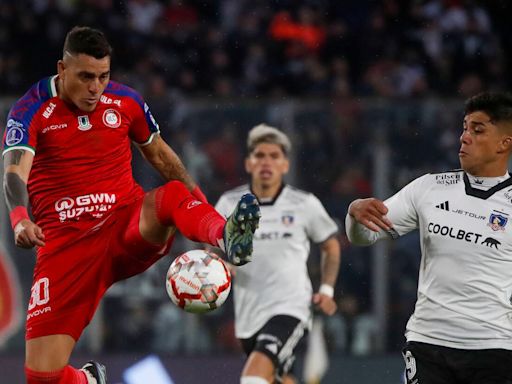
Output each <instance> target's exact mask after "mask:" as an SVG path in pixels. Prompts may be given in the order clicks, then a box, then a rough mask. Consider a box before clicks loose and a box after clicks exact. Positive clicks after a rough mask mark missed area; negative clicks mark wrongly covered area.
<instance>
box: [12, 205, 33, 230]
mask: <svg viewBox="0 0 512 384" xmlns="http://www.w3.org/2000/svg"><path fill="white" fill-rule="evenodd" d="M9 217H10V218H11V226H12V229H14V228H15V227H16V225H18V223H19V222H20V221H21V220H24V219H27V220H30V216H29V215H28V211H27V207H24V206H22V205H18V206H17V207H16V208H14V209H13V210H12V211H11V212H10V213H9Z"/></svg>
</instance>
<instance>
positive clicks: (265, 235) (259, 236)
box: [254, 231, 293, 240]
mask: <svg viewBox="0 0 512 384" xmlns="http://www.w3.org/2000/svg"><path fill="white" fill-rule="evenodd" d="M292 237H293V234H292V233H290V232H279V231H273V232H260V231H258V232H256V233H255V234H254V240H279V239H291V238H292Z"/></svg>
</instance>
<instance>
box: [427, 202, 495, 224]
mask: <svg viewBox="0 0 512 384" xmlns="http://www.w3.org/2000/svg"><path fill="white" fill-rule="evenodd" d="M435 207H436V208H438V209H442V210H443V211H447V212H453V213H456V214H458V215H462V216H468V217H471V218H473V219H477V220H485V219H487V216H484V215H479V214H477V213H473V212H469V211H465V210H463V209H460V208H455V209H451V210H450V202H449V201H448V200H446V201H445V202H443V203H439V204H437V205H436V206H435Z"/></svg>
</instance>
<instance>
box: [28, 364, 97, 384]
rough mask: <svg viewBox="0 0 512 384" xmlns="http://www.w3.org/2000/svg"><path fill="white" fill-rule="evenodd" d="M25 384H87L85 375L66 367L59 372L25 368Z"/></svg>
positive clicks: (69, 366)
mask: <svg viewBox="0 0 512 384" xmlns="http://www.w3.org/2000/svg"><path fill="white" fill-rule="evenodd" d="M25 375H26V377H27V384H87V378H86V377H85V373H84V372H82V371H80V370H78V369H75V368H73V367H72V366H71V365H68V366H66V367H64V368H63V369H61V370H60V371H54V372H38V371H33V370H31V369H29V368H27V367H25Z"/></svg>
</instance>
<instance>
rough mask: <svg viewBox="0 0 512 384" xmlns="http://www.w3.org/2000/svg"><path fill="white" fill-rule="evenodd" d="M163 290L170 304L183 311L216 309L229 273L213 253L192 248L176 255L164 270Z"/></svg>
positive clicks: (228, 286)
mask: <svg viewBox="0 0 512 384" xmlns="http://www.w3.org/2000/svg"><path fill="white" fill-rule="evenodd" d="M166 288H167V293H168V295H169V297H170V298H171V300H172V302H173V303H174V304H176V305H177V306H178V307H180V308H182V309H184V310H185V311H187V312H192V313H204V312H208V311H212V310H214V309H215V308H218V307H220V306H221V305H222V303H224V301H226V299H227V297H228V295H229V291H230V290H231V273H230V272H229V269H228V267H227V266H226V264H225V263H224V261H222V259H220V258H219V257H218V256H217V255H216V254H214V253H213V252H210V251H207V250H202V249H196V250H193V251H188V252H185V253H184V254H182V255H180V256H178V257H177V258H176V259H175V260H174V261H173V262H172V264H171V266H170V267H169V270H168V271H167V279H166Z"/></svg>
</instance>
